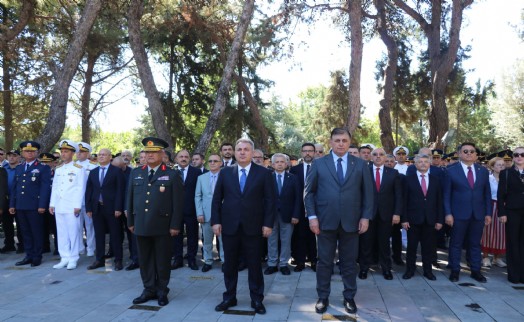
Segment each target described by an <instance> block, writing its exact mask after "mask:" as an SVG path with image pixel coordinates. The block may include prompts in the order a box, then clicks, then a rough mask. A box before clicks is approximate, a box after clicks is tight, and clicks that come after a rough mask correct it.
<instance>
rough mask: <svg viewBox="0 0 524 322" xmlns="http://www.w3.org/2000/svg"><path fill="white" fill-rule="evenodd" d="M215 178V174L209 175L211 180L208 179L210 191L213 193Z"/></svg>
mask: <svg viewBox="0 0 524 322" xmlns="http://www.w3.org/2000/svg"><path fill="white" fill-rule="evenodd" d="M216 178H217V176H216V175H211V181H210V185H211V187H209V188H210V190H211V193H214V192H215V184H216Z"/></svg>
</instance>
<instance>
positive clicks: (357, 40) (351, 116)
mask: <svg viewBox="0 0 524 322" xmlns="http://www.w3.org/2000/svg"><path fill="white" fill-rule="evenodd" d="M347 5H348V6H349V28H350V35H351V63H350V65H349V113H348V118H347V122H346V126H347V128H348V130H349V133H351V135H353V133H354V132H355V130H356V129H357V126H358V123H359V122H360V105H361V104H360V74H361V71H362V51H363V48H364V44H363V42H362V0H348V1H347Z"/></svg>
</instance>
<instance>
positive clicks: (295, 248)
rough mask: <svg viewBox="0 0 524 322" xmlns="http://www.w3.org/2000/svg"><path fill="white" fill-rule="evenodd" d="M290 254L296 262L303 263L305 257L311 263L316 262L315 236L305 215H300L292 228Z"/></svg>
mask: <svg viewBox="0 0 524 322" xmlns="http://www.w3.org/2000/svg"><path fill="white" fill-rule="evenodd" d="M291 256H292V257H293V258H294V259H295V261H296V262H297V263H298V264H304V263H305V262H306V259H308V260H309V261H310V262H311V263H314V264H316V263H317V238H316V236H315V234H313V232H312V231H311V229H309V220H308V219H307V218H306V217H300V220H299V222H298V224H296V225H295V227H294V229H293V235H292V236H291Z"/></svg>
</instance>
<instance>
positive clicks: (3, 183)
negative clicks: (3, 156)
mask: <svg viewBox="0 0 524 322" xmlns="http://www.w3.org/2000/svg"><path fill="white" fill-rule="evenodd" d="M8 200H9V191H8V188H7V171H6V170H5V169H4V168H2V167H0V209H1V210H3V211H6V210H7V208H8V206H7V205H8ZM4 216H9V214H7V213H4Z"/></svg>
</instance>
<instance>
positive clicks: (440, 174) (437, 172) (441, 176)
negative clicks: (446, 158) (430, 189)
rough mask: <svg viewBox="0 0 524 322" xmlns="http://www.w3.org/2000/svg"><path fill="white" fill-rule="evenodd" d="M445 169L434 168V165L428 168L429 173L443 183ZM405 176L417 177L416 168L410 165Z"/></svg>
mask: <svg viewBox="0 0 524 322" xmlns="http://www.w3.org/2000/svg"><path fill="white" fill-rule="evenodd" d="M455 164H457V163H455ZM446 169H447V168H442V167H436V166H434V165H430V166H429V173H430V174H432V175H434V176H437V177H438V178H439V179H440V182H441V183H443V182H444V177H445V176H446ZM406 175H407V176H409V175H417V167H416V166H415V165H414V164H412V165H410V166H409V167H408V169H407V170H406Z"/></svg>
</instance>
